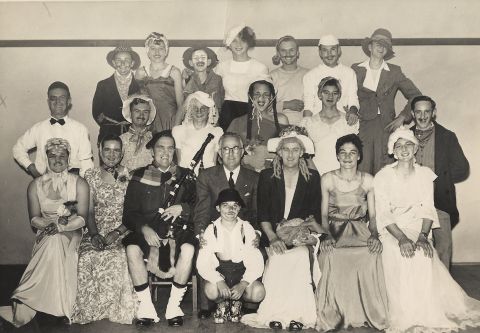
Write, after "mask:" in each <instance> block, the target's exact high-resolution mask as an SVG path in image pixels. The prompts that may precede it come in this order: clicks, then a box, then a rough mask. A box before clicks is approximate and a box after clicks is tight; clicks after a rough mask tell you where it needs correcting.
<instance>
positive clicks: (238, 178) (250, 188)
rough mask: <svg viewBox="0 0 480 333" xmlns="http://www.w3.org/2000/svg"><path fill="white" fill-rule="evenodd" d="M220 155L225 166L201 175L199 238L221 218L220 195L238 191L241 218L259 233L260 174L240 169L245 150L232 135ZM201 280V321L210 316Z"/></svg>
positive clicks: (196, 222)
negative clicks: (230, 189)
mask: <svg viewBox="0 0 480 333" xmlns="http://www.w3.org/2000/svg"><path fill="white" fill-rule="evenodd" d="M219 147H220V148H219V155H220V157H221V159H222V162H223V165H217V166H214V167H211V168H208V169H205V170H202V171H200V174H199V175H198V178H197V199H196V203H195V208H194V211H193V221H194V226H195V234H196V235H198V237H199V238H200V239H201V238H202V234H203V232H204V231H205V229H206V228H207V226H208V225H209V224H210V223H211V222H212V221H214V220H215V219H217V218H218V216H219V213H218V211H217V210H216V209H215V200H216V199H217V197H218V194H219V193H220V191H222V190H224V189H226V188H229V187H230V188H235V189H236V190H237V191H238V192H239V193H240V196H241V198H242V200H243V201H244V202H245V208H243V209H242V210H241V211H240V213H239V217H240V218H241V219H242V220H244V221H248V222H250V223H251V224H252V225H253V227H254V228H255V229H256V230H258V227H257V224H256V219H257V216H256V215H257V183H258V173H257V172H255V171H252V170H249V169H247V168H244V167H243V166H241V165H240V162H241V160H242V157H243V153H244V148H243V142H242V138H241V137H240V136H239V135H238V134H236V133H231V132H226V133H224V134H223V135H222V137H221V138H220V140H219ZM203 282H204V281H203V280H202V279H201V280H200V311H199V313H198V316H199V318H201V319H204V318H208V317H209V316H210V311H209V310H208V300H207V298H206V297H205V295H204V294H203V285H204V283H203Z"/></svg>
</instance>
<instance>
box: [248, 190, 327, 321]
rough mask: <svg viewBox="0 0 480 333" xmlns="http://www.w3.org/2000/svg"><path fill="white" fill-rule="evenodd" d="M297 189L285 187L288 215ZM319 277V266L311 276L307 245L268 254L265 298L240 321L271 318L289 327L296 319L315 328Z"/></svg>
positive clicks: (265, 274)
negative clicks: (316, 293)
mask: <svg viewBox="0 0 480 333" xmlns="http://www.w3.org/2000/svg"><path fill="white" fill-rule="evenodd" d="M294 193H295V188H288V187H285V213H284V215H285V216H287V217H288V215H289V212H290V208H291V204H292V200H293V195H294ZM317 250H318V249H317ZM314 257H316V255H315V254H314ZM314 265H317V266H318V262H317V261H315V263H314ZM319 277H320V276H319V271H318V270H316V271H315V272H314V277H313V280H312V274H311V273H310V257H309V249H308V247H306V246H298V247H294V248H292V249H290V250H287V251H285V252H284V253H283V254H269V258H268V260H267V263H266V265H265V272H264V274H263V280H262V282H263V285H264V286H265V299H264V300H263V302H262V303H260V306H259V307H258V311H257V313H252V314H248V315H245V316H243V317H242V319H241V322H242V323H244V324H246V325H249V326H252V327H259V328H266V327H269V324H270V322H272V321H278V322H280V323H282V327H283V328H284V329H286V328H288V326H289V324H290V321H292V320H294V321H297V322H300V323H302V324H303V325H304V326H303V327H304V328H314V327H315V323H316V320H317V313H316V304H315V294H314V292H313V285H312V283H314V284H315V285H317V284H318V279H319Z"/></svg>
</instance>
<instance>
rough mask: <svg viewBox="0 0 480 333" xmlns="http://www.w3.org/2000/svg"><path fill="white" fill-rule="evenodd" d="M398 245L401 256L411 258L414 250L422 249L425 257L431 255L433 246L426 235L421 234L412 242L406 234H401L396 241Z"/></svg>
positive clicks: (430, 256)
mask: <svg viewBox="0 0 480 333" xmlns="http://www.w3.org/2000/svg"><path fill="white" fill-rule="evenodd" d="M398 246H399V247H400V253H401V255H402V257H405V258H411V257H413V256H414V255H415V251H417V250H419V249H423V253H424V255H425V256H426V257H429V258H432V257H433V247H432V245H431V244H430V242H429V241H428V239H427V237H425V236H424V235H423V234H420V235H419V236H418V239H417V242H416V243H414V242H413V241H412V240H411V239H410V238H408V237H407V236H403V237H402V238H400V240H399V241H398Z"/></svg>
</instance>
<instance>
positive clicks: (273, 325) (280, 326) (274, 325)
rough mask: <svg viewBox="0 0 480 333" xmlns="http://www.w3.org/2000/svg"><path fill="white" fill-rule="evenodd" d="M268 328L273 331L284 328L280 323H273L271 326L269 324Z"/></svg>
mask: <svg viewBox="0 0 480 333" xmlns="http://www.w3.org/2000/svg"><path fill="white" fill-rule="evenodd" d="M268 326H269V327H270V328H271V329H272V330H281V329H282V328H283V327H282V323H281V322H279V321H271V322H270V324H268Z"/></svg>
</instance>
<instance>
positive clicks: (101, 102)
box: [92, 75, 140, 140]
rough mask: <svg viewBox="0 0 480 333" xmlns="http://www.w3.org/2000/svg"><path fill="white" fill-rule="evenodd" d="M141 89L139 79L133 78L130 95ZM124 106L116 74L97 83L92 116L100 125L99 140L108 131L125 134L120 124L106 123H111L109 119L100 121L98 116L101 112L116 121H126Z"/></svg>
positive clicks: (129, 90)
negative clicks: (123, 113)
mask: <svg viewBox="0 0 480 333" xmlns="http://www.w3.org/2000/svg"><path fill="white" fill-rule="evenodd" d="M139 91H140V86H139V85H138V83H137V81H135V79H134V78H132V82H131V83H130V87H129V88H128V95H131V94H134V93H137V92H139ZM122 106H123V102H122V98H121V97H120V94H119V93H118V89H117V84H116V83H115V77H114V75H112V76H110V77H109V78H106V79H105V80H102V81H100V82H98V83H97V89H96V90H95V95H94V96H93V102H92V116H93V119H95V121H96V122H97V124H98V125H99V126H100V133H99V135H98V139H99V140H101V138H103V136H104V135H106V134H108V133H111V134H116V135H120V134H123V133H122V132H121V129H120V126H109V125H106V124H108V123H110V122H109V121H107V120H103V121H102V122H99V121H98V116H99V115H100V114H101V113H103V114H104V115H105V116H107V117H109V118H112V119H114V120H116V121H125V119H124V118H123V116H122Z"/></svg>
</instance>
